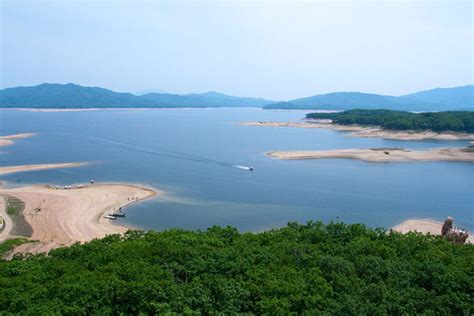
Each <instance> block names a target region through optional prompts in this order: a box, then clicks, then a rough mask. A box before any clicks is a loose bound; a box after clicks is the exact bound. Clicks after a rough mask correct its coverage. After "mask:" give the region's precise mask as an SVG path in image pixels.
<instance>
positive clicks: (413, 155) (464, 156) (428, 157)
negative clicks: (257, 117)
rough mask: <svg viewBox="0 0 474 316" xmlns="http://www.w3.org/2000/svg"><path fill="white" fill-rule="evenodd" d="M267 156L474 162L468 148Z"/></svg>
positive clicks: (350, 150) (345, 151)
mask: <svg viewBox="0 0 474 316" xmlns="http://www.w3.org/2000/svg"><path fill="white" fill-rule="evenodd" d="M267 156H269V157H272V158H277V159H324V158H346V159H359V160H363V161H367V162H410V161H463V162H474V152H473V151H469V150H468V149H466V148H437V149H431V150H410V149H403V148H372V149H370V148H369V149H336V150H314V151H273V152H268V153H267Z"/></svg>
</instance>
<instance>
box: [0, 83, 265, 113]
mask: <svg viewBox="0 0 474 316" xmlns="http://www.w3.org/2000/svg"><path fill="white" fill-rule="evenodd" d="M271 102H272V101H268V100H264V99H256V98H240V97H234V96H229V95H225V94H220V93H216V92H208V93H203V94H187V95H177V94H166V93H149V94H145V95H142V96H137V95H134V94H131V93H118V92H114V91H111V90H107V89H102V88H97V87H83V86H79V85H76V84H72V83H69V84H65V85H62V84H49V83H45V84H41V85H38V86H34V87H17V88H8V89H4V90H0V107H3V108H17V107H18V108H134V107H136V108H162V107H249V106H251V107H262V106H264V105H267V104H269V103H271Z"/></svg>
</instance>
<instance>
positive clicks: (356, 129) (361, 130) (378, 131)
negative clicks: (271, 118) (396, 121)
mask: <svg viewBox="0 0 474 316" xmlns="http://www.w3.org/2000/svg"><path fill="white" fill-rule="evenodd" d="M240 125H244V126H269V127H296V128H328V129H332V130H336V131H343V132H350V134H349V135H350V136H353V137H380V138H385V139H393V140H427V139H433V140H474V134H467V133H454V132H453V133H447V132H446V133H436V132H432V131H389V130H384V129H382V128H379V127H364V126H358V125H350V126H349V125H347V126H346V125H338V124H331V123H330V122H329V121H324V120H318V121H310V120H306V121H304V122H243V123H240Z"/></svg>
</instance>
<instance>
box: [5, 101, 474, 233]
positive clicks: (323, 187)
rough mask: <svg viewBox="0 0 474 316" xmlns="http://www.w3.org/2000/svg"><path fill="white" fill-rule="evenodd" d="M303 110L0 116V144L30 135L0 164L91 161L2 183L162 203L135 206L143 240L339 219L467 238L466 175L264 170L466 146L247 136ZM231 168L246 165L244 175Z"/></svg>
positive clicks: (274, 133)
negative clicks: (163, 233)
mask: <svg viewBox="0 0 474 316" xmlns="http://www.w3.org/2000/svg"><path fill="white" fill-rule="evenodd" d="M304 114H305V112H301V111H268V110H267V111H264V110H260V109H229V108H225V109H166V110H135V111H127V110H116V111H85V112H26V111H14V110H2V111H0V134H3V135H4V134H14V133H24V132H34V133H38V135H37V136H35V137H32V138H29V139H23V140H18V141H17V142H16V143H15V144H14V145H12V146H8V147H3V148H2V149H1V153H0V164H1V165H15V164H34V163H56V162H68V161H89V162H91V164H90V165H87V166H84V167H79V168H71V169H61V170H45V171H38V172H25V173H18V174H12V175H7V176H4V177H2V179H3V180H6V181H7V182H8V183H9V185H10V186H14V185H23V184H25V183H49V184H58V185H64V184H71V183H81V182H88V181H89V180H90V179H96V180H97V181H105V182H131V183H141V184H145V185H150V186H154V187H157V188H159V189H163V190H165V191H167V192H168V194H167V195H166V196H165V197H163V198H154V199H151V200H148V201H146V202H143V203H140V204H137V205H134V206H132V207H130V208H128V210H127V218H126V219H125V221H126V223H127V224H129V225H132V226H135V227H140V228H144V229H166V228H171V227H180V228H186V229H204V228H207V227H209V226H211V225H214V224H217V225H233V226H235V227H237V228H239V229H241V230H243V231H260V230H264V229H268V228H273V227H278V226H282V225H285V224H286V223H287V222H289V221H298V222H303V223H304V222H306V221H308V220H322V221H330V220H338V219H340V220H343V221H346V222H363V223H366V224H368V225H370V226H373V227H376V226H383V227H390V226H393V225H395V224H397V223H398V222H400V221H402V220H404V219H407V218H434V219H438V220H442V219H444V218H445V217H446V216H448V215H451V216H453V217H454V218H455V221H456V223H457V224H460V225H463V226H465V227H467V228H468V229H470V230H473V229H474V164H471V163H458V162H456V163H455V162H416V163H390V164H388V163H367V162H362V161H356V160H349V159H324V160H307V161H282V160H273V159H270V158H268V157H266V156H265V155H264V153H265V152H267V151H273V150H311V149H314V150H316V149H337V148H371V147H406V148H412V149H428V148H435V147H450V146H451V147H454V146H464V145H466V144H467V142H465V141H448V142H446V141H413V142H407V141H394V140H384V139H375V138H354V137H348V134H347V133H345V132H338V131H331V130H324V129H298V128H286V127H255V126H241V125H238V124H236V123H237V122H242V121H269V120H273V121H288V120H292V121H296V120H299V119H300V118H302V117H304ZM235 165H243V166H253V167H255V171H253V172H250V171H248V170H243V169H239V168H236V167H235Z"/></svg>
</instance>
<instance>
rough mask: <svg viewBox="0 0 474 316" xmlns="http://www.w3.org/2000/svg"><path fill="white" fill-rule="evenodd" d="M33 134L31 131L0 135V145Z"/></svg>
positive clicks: (5, 144)
mask: <svg viewBox="0 0 474 316" xmlns="http://www.w3.org/2000/svg"><path fill="white" fill-rule="evenodd" d="M34 135H35V134H33V133H22V134H14V135H5V136H0V146H8V145H11V144H13V143H14V140H15V139H21V138H28V137H31V136H34Z"/></svg>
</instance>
